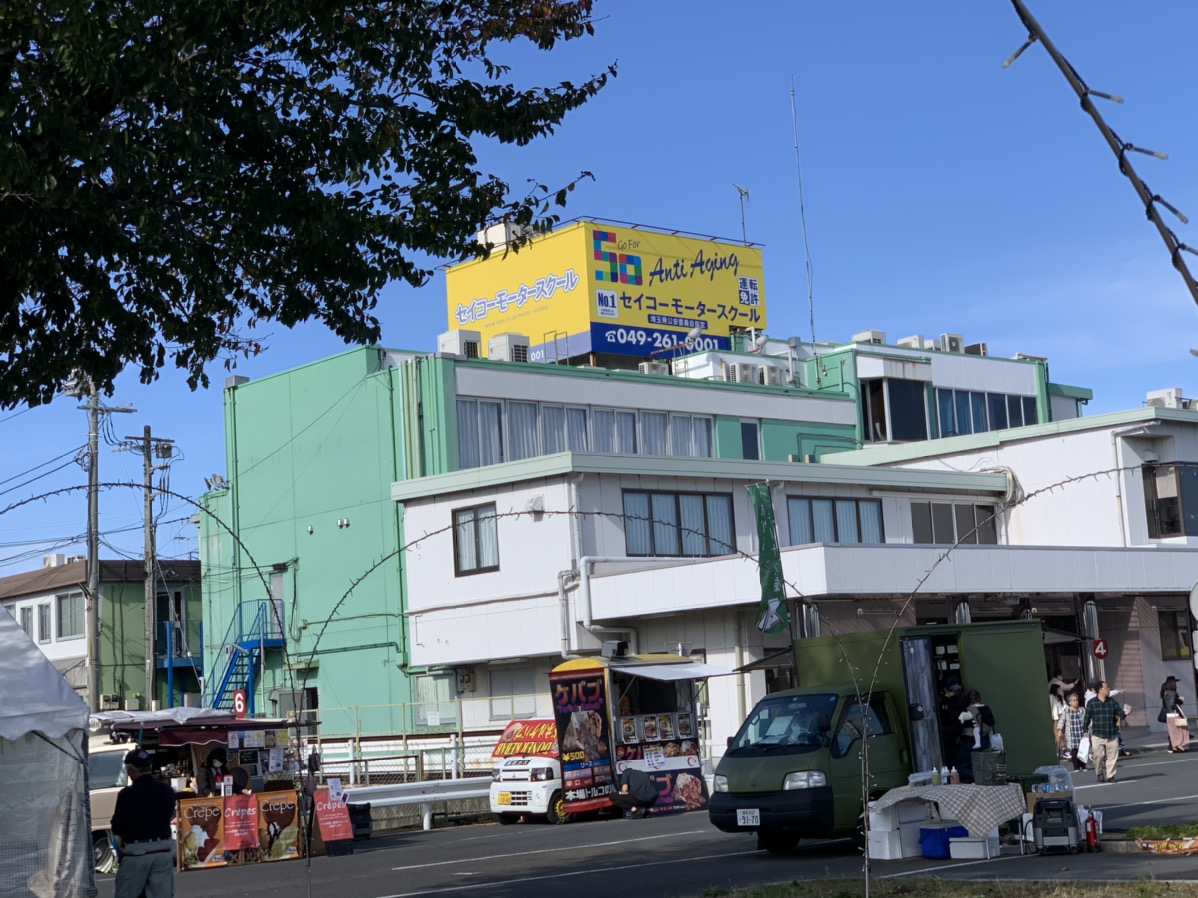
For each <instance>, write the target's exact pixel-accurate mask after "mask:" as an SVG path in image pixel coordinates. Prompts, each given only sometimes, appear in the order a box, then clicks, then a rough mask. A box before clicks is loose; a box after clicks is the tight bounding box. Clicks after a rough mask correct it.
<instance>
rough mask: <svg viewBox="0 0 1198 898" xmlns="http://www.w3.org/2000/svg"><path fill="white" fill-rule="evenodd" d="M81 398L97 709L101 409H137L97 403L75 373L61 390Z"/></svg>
mask: <svg viewBox="0 0 1198 898" xmlns="http://www.w3.org/2000/svg"><path fill="white" fill-rule="evenodd" d="M64 392H65V393H66V395H68V396H70V397H72V398H74V399H82V398H83V395H84V392H86V393H87V405H81V406H79V408H80V409H83V410H84V411H86V412H87V704H88V707H89V708H90V709H91V710H92V711H93V712H94V711H99V710H100V412H104V413H105V414H109V413H111V412H128V413H132V412H134V411H136V409H132V408H128V407H127V406H122V407H121V408H107V407H104V406H101V405H100V397H99V394H98V393H97V392H96V385H95V383H94V382H93V381H92V379H91V378H90V377H87V375H85V374H79V373H77V374H75V375H73V376H72V381H71V382H70V383H69V384H68V385H67V386H66V388H65V389H64Z"/></svg>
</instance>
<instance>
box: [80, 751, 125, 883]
mask: <svg viewBox="0 0 1198 898" xmlns="http://www.w3.org/2000/svg"><path fill="white" fill-rule="evenodd" d="M131 748H134V745H133V744H132V743H128V742H122V743H116V742H110V741H109V740H108V738H107V737H105V736H92V737H91V738H90V739H89V740H88V747H87V785H88V791H89V793H90V797H91V810H92V851H93V852H94V854H95V862H96V872H97V873H112V872H113V871H114V870H116V867H117V857H116V851H115V849H113V847H112V833H111V832H109V827H110V826H112V812H113V810H115V809H116V796H117V793H118V792H120V791H121V789H122V788H124V787H125V786H126V785H128V782H129V777H128V775H127V774H126V773H125V755H126V754H127V753H128V752H129V750H130V749H131Z"/></svg>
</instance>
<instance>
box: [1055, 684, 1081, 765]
mask: <svg viewBox="0 0 1198 898" xmlns="http://www.w3.org/2000/svg"><path fill="white" fill-rule="evenodd" d="M1085 718H1086V709H1085V708H1083V707H1082V700H1081V696H1080V695H1078V694H1077V693H1076V692H1071V693H1069V704H1067V705H1065V710H1064V711H1062V712H1061V716H1060V719H1059V720H1058V722H1057V726H1058V731H1059V732H1060V734H1061V741H1062V742H1063V744H1064V746H1065V750H1066V751H1067V752H1068V753H1069V758H1070V760H1071V761H1073V769H1074V770H1075V771H1076V770H1085V769H1086V762H1085V761H1083V760H1081V759H1080V758H1078V754H1079V753H1078V748H1079V747H1080V746H1081V744H1082V739H1084V738H1085V736H1086V728H1085V726H1084V723H1085Z"/></svg>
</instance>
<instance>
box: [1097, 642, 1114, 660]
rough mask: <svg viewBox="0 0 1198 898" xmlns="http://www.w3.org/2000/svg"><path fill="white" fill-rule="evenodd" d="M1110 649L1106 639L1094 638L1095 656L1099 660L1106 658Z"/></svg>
mask: <svg viewBox="0 0 1198 898" xmlns="http://www.w3.org/2000/svg"><path fill="white" fill-rule="evenodd" d="M1109 651H1110V649H1109V648H1108V647H1107V644H1106V640H1105V639H1095V640H1094V657H1095V658H1097V659H1098V660H1099V661H1102V660H1103V659H1104V658H1106V656H1107V654H1108V653H1109Z"/></svg>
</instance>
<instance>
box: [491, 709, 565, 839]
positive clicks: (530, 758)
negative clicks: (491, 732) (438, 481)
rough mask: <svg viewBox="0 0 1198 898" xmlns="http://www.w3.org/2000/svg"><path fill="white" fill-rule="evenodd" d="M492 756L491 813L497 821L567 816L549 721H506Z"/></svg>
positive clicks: (554, 734) (553, 820) (558, 820)
mask: <svg viewBox="0 0 1198 898" xmlns="http://www.w3.org/2000/svg"><path fill="white" fill-rule="evenodd" d="M492 757H493V758H494V759H495V772H494V774H493V775H492V782H491V796H490V801H491V812H492V813H493V814H495V815H496V817H497V818H498V820H499V822H500V823H514V822H515V821H517V820H519V819H520V818H521V817H534V816H535V817H544V818H545V819H546V820H548V821H549V822H550V823H565V822H567V821H568V820H569V819H570V814H569V813H568V812H567V811H566V809H565V807H564V805H565V800H564V799H563V798H562V765H561V762H560V761H559V760H558V748H557V728H556V727H555V726H554V723H553V721H552V720H517V721H513V722H512V723H509V724H508V725H507V728H506V729H505V730H504V731H503V735H501V736H500V737H499V744H497V745H496V746H495V751H494V752H493V754H492Z"/></svg>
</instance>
